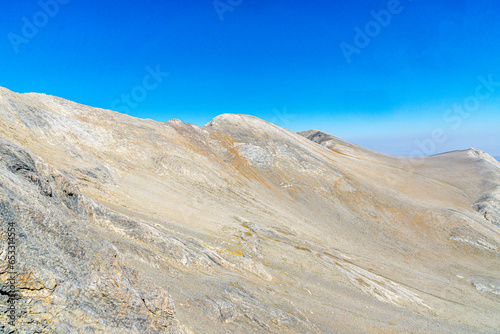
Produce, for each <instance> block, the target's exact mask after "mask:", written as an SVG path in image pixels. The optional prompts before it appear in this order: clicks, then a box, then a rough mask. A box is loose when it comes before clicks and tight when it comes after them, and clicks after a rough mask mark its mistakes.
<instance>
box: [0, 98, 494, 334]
mask: <svg viewBox="0 0 500 334" xmlns="http://www.w3.org/2000/svg"><path fill="white" fill-rule="evenodd" d="M0 221H1V226H2V229H1V232H0V258H1V260H2V261H1V262H0V292H1V293H0V332H2V333H498V332H499V328H500V234H499V232H500V164H499V163H498V162H497V161H496V160H494V159H493V158H492V157H490V156H489V155H488V154H486V153H484V152H481V151H478V150H474V149H470V150H464V151H457V152H451V153H446V154H441V155H437V156H431V157H426V158H419V159H408V158H400V157H393V156H388V155H383V154H380V153H376V152H373V151H369V150H366V149H363V148H361V147H358V146H355V145H352V144H350V143H347V142H345V141H343V140H341V139H339V138H336V137H334V136H331V135H328V134H325V133H322V132H319V131H315V130H312V131H307V132H303V133H299V134H296V133H292V132H289V131H287V130H285V129H282V128H279V127H276V126H274V125H272V124H269V123H267V122H265V121H262V120H260V119H257V118H255V117H251V116H244V115H221V116H218V117H216V118H215V119H214V120H213V121H211V122H210V123H208V124H207V125H205V126H204V127H198V126H194V125H191V124H185V123H182V122H181V121H179V120H171V121H169V122H167V123H160V122H155V121H152V120H141V119H136V118H133V117H129V116H126V115H122V114H119V113H115V112H112V111H109V110H101V109H96V108H91V107H87V106H83V105H79V104H76V103H73V102H70V101H67V100H64V99H61V98H57V97H53V96H47V95H43V94H16V93H13V92H11V91H9V90H7V89H3V88H1V89H0ZM8 223H13V224H14V225H15V228H16V232H17V234H16V255H17V261H18V262H17V263H16V270H17V272H18V273H17V275H16V276H15V277H14V278H15V281H16V287H17V289H18V294H19V298H18V300H16V312H17V316H18V319H17V320H16V325H15V326H11V325H9V324H8V317H7V316H8V313H7V305H8V299H9V287H8V284H7V279H8V278H9V277H10V276H9V275H10V274H9V270H8V267H7V263H8V261H7V258H8V247H7V246H8V233H7V226H8Z"/></svg>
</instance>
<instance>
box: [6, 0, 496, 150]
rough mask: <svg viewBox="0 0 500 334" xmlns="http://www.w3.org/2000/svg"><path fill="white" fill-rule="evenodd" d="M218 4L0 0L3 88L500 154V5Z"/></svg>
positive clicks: (148, 114) (145, 112)
mask: <svg viewBox="0 0 500 334" xmlns="http://www.w3.org/2000/svg"><path fill="white" fill-rule="evenodd" d="M43 3H47V4H51V5H42V4H43ZM54 3H57V4H58V6H57V7H58V8H56V7H54ZM215 4H216V5H217V8H216V6H215V5H214V2H213V0H196V1H189V0H177V1H167V0H163V1H159V0H155V1H153V0H142V1H131V0H121V1H108V2H106V1H95V0H86V1H82V0H69V1H68V0H42V1H41V2H38V1H22V2H21V1H4V2H3V3H2V6H1V9H2V10H1V11H0V28H1V34H2V38H1V43H0V54H1V55H2V61H1V62H0V85H1V86H3V87H6V88H9V89H11V90H13V91H16V92H42V93H47V94H51V95H56V96H60V97H63V98H67V99H70V100H73V101H76V102H80V103H83V104H87V105H91V106H95V107H101V108H108V109H114V110H117V111H121V112H126V113H128V114H130V115H133V116H137V117H141V118H152V119H155V120H158V121H167V120H169V119H171V118H180V119H181V120H182V121H184V122H190V123H194V124H198V125H203V124H204V123H206V122H208V121H209V120H210V119H212V118H213V117H214V116H216V115H218V114H221V113H244V114H252V115H256V116H258V117H261V118H263V119H265V120H268V121H271V122H273V123H275V124H277V125H280V126H283V127H286V128H288V129H290V130H292V131H300V130H307V129H311V128H316V129H320V130H323V131H326V132H329V133H332V134H334V135H337V136H339V137H342V138H344V139H347V140H350V141H352V142H354V143H357V144H360V145H363V146H365V147H368V148H372V149H375V150H378V151H382V152H386V153H391V154H398V155H417V154H419V155H423V154H433V153H440V152H443V151H448V150H452V149H462V148H469V147H477V148H480V149H483V150H486V151H487V152H489V153H491V154H492V155H494V156H500V131H499V125H500V113H499V109H500V108H499V106H500V57H499V56H498V55H499V54H500V24H499V23H498V13H500V3H499V2H498V1H495V0H477V1H472V0H470V1H469V0H413V1H410V0H401V1H400V2H399V3H398V1H396V0H391V1H374V0H369V1H368V0H366V1H360V0H353V1H331V0H328V1H326V0H317V1H314V2H309V1H283V0H274V1H262V0H243V1H239V0H221V1H218V2H215ZM381 11H382V12H381ZM373 13H381V14H376V15H375V16H379V17H378V20H379V21H376V19H375V17H374V15H373ZM387 13H389V15H390V17H389V16H387ZM384 14H385V15H384ZM222 19H223V20H222ZM389 20H390V22H389ZM376 22H378V23H376ZM30 28H31V29H30ZM33 28H35V29H33ZM358 28H359V29H358ZM359 31H361V32H362V33H361V34H359V33H358V32H359ZM356 35H358V36H356ZM356 37H357V38H356ZM155 71H159V72H160V74H159V75H158V74H157V75H156V76H151V75H150V74H149V73H150V72H155ZM167 72H168V76H167V75H166V74H165V73H167ZM479 76H482V77H483V79H484V80H482V81H485V82H486V84H484V83H481V80H479V79H478V77H479ZM155 77H156V79H157V80H155ZM488 81H493V82H492V83H491V82H490V83H488ZM497 82H499V84H496V83H497ZM144 93H146V94H147V96H145V94H144ZM127 95H128V96H129V98H128V100H127V98H126V96H127ZM124 96H125V98H124ZM479 97H480V98H479ZM464 103H466V104H467V105H468V106H470V107H468V108H469V110H470V112H466V111H465V109H464V108H463V105H464ZM454 104H458V105H461V106H462V107H460V108H459V109H456V111H453V110H452V109H451V108H453V106H454ZM433 132H435V133H434V136H433ZM443 137H444V139H443Z"/></svg>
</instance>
